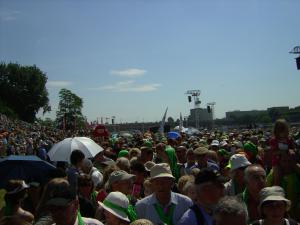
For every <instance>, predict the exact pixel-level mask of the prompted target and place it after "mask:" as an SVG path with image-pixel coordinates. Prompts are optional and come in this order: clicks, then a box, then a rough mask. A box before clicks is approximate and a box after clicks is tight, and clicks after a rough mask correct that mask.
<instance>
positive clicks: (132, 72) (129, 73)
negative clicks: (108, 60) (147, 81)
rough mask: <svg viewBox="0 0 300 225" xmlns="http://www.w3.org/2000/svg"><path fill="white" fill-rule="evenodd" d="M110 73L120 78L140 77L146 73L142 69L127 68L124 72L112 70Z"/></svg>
mask: <svg viewBox="0 0 300 225" xmlns="http://www.w3.org/2000/svg"><path fill="white" fill-rule="evenodd" d="M110 73H111V74H113V75H117V76H120V77H128V78H134V77H140V76H143V75H145V73H147V71H146V70H142V69H137V68H128V69H124V70H112V71H110Z"/></svg>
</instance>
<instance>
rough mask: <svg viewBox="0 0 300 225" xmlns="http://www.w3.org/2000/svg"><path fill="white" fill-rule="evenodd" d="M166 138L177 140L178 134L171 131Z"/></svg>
mask: <svg viewBox="0 0 300 225" xmlns="http://www.w3.org/2000/svg"><path fill="white" fill-rule="evenodd" d="M167 137H168V138H169V139H177V138H179V137H180V134H179V133H178V132H175V131H171V132H169V133H168V134H167Z"/></svg>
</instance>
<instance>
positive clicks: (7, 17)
mask: <svg viewBox="0 0 300 225" xmlns="http://www.w3.org/2000/svg"><path fill="white" fill-rule="evenodd" d="M19 14H20V12H19V11H16V10H0V21H11V20H16V19H17V16H18V15H19Z"/></svg>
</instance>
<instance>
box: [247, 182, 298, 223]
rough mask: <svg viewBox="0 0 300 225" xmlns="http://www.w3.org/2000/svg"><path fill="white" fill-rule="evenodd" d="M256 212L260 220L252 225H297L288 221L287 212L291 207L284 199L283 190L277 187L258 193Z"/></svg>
mask: <svg viewBox="0 0 300 225" xmlns="http://www.w3.org/2000/svg"><path fill="white" fill-rule="evenodd" d="M259 200H260V203H259V206H258V210H259V212H260V214H261V218H262V219H260V220H258V221H255V222H253V223H252V225H269V224H271V225H297V224H298V223H297V222H296V221H294V220H292V219H289V218H288V216H287V212H288V211H289V209H290V207H291V201H290V200H288V199H286V198H285V193H284V190H283V189H282V188H281V187H279V186H272V187H266V188H263V189H262V190H261V191H260V192H259Z"/></svg>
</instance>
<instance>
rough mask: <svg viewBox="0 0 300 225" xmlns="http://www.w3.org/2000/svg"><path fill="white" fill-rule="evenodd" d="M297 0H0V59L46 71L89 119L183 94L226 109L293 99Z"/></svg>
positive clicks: (124, 117)
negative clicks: (80, 103)
mask: <svg viewBox="0 0 300 225" xmlns="http://www.w3.org/2000/svg"><path fill="white" fill-rule="evenodd" d="M299 9H300V1H298V0H286V1H282V0H265V1H261V0H252V1H240V0H207V1H205V0H195V1H193V0H106V1H100V0H94V1H92V0H91V1H83V0H82V1H79V0H70V1H63V0H48V1H46V0H44V1H38V0H36V1H32V0H26V1H22V0H19V1H15V0H7V1H6V0H0V60H1V61H4V62H18V63H20V64H23V65H32V64H36V65H37V66H38V67H39V68H40V69H41V70H43V71H44V72H45V73H46V74H47V76H48V84H47V87H48V91H49V98H50V104H51V106H52V109H53V111H52V112H51V113H50V114H47V115H46V116H48V117H49V116H50V117H54V116H55V111H56V110H57V105H58V92H59V90H60V88H63V87H64V88H68V89H70V90H72V91H73V92H74V93H76V94H77V95H78V96H80V97H82V98H83V100H84V108H83V113H84V115H86V116H87V117H88V119H89V120H94V119H96V118H97V117H111V116H116V120H117V122H120V121H122V122H125V121H143V120H144V121H153V120H154V121H157V120H160V119H161V117H162V114H163V112H164V110H165V108H166V107H167V106H168V107H169V113H168V115H169V116H172V117H174V118H178V117H179V113H180V112H182V114H183V115H188V114H189V109H190V108H191V107H193V104H191V103H188V101H187V96H186V95H185V94H184V93H185V92H186V91H187V90H189V89H200V90H201V92H202V93H201V96H200V97H201V101H202V107H206V103H208V102H213V101H214V102H216V106H215V110H216V111H215V114H216V117H218V118H222V117H224V116H225V112H226V111H231V110H236V109H240V110H251V109H266V108H267V107H270V106H290V107H295V106H298V105H300V88H299V85H300V71H297V70H296V65H295V60H294V58H295V55H291V54H289V53H288V52H289V51H290V50H291V49H292V48H293V47H295V46H297V45H300V29H299V27H300V13H299Z"/></svg>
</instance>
